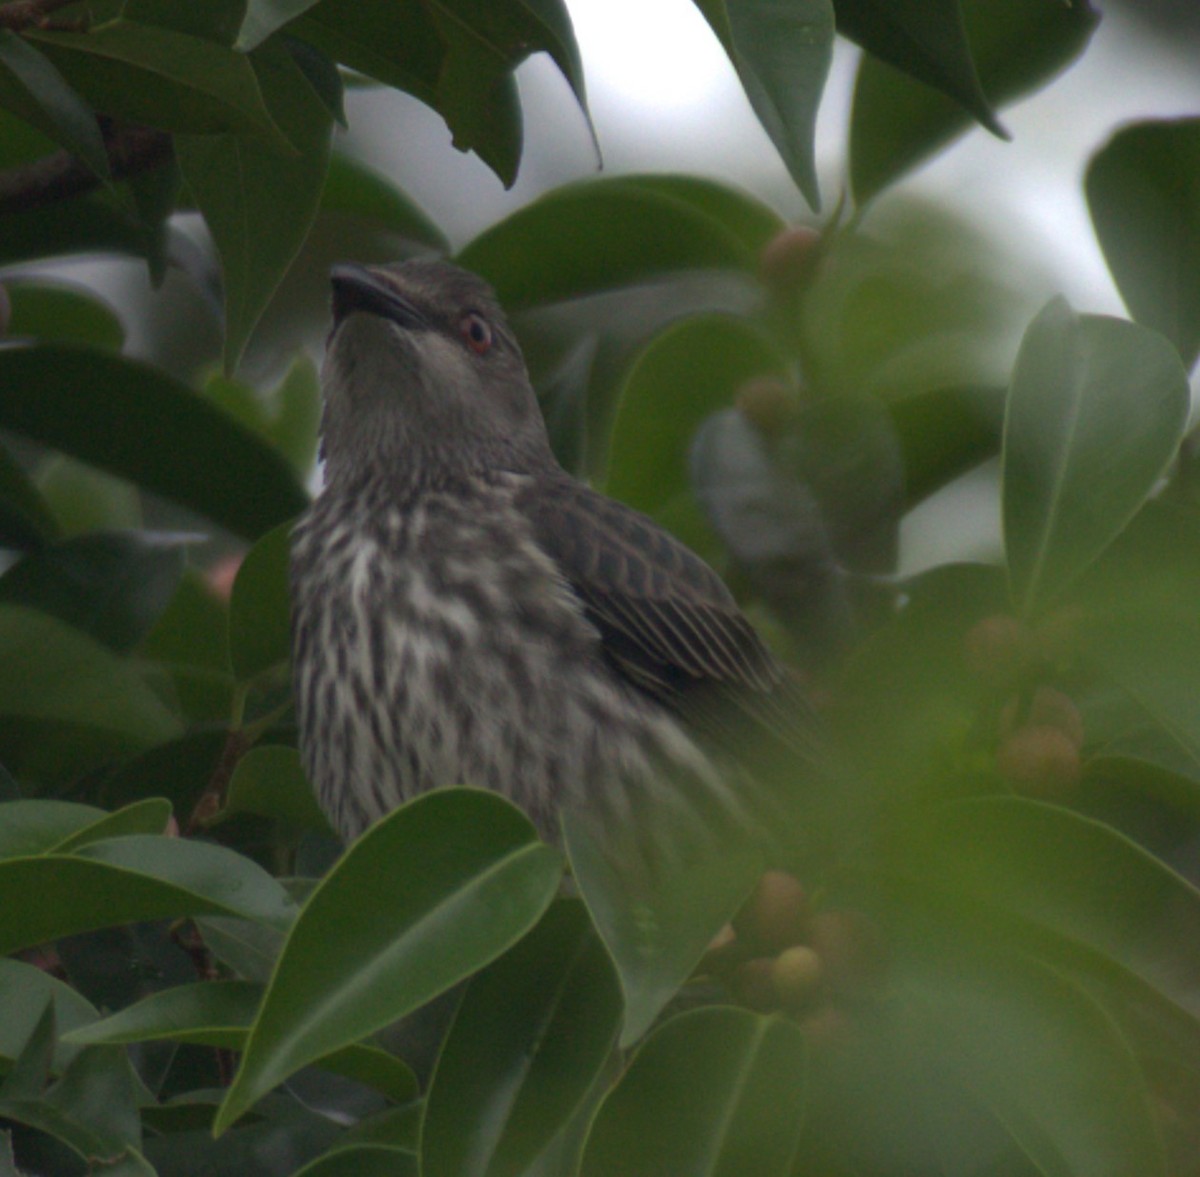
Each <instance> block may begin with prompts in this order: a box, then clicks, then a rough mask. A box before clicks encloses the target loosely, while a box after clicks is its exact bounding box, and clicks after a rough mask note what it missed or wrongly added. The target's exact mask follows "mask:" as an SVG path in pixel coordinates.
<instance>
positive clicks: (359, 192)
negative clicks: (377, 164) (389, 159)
mask: <svg viewBox="0 0 1200 1177" xmlns="http://www.w3.org/2000/svg"><path fill="white" fill-rule="evenodd" d="M321 210H322V212H335V213H343V214H345V215H346V216H350V217H354V218H355V219H356V220H360V221H362V222H364V223H365V224H367V225H371V226H375V227H378V228H380V229H386V230H388V231H389V232H392V233H395V234H397V235H398V236H400V237H404V238H406V239H408V240H410V241H416V242H418V243H419V244H421V245H428V246H429V247H430V248H431V249H434V250H436V251H437V252H438V253H449V252H450V243H449V241H447V239H446V236H445V234H444V233H443V232H442V231H441V229H439V228H438V226H437V224H436V223H435V222H434V221H432V220H431V219H430V218H429V216H428V215H427V214H426V213H425V211H424V210H423V209H421V208H420V207H419V206H418V205H417V204H416V203H415V202H414V201H413V200H412V198H411V197H410V196H408V194H407V193H405V192H404V191H403V190H402V189H400V188H397V187H396V186H395V185H394V184H393V183H392V182H391V181H390V180H389V179H388V178H387V177H386V176H384V175H383V174H382V173H380V172H377V171H375V170H374V169H373V168H370V167H368V166H367V165H366V164H364V163H362V162H360V161H359V160H357V159H354V158H353V157H352V156H349V155H347V154H346V153H345V152H342V151H334V153H333V155H332V156H331V157H330V160H329V174H328V175H327V176H326V177H325V188H324V191H323V192H322V193H321Z"/></svg>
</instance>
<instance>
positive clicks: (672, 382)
mask: <svg viewBox="0 0 1200 1177" xmlns="http://www.w3.org/2000/svg"><path fill="white" fill-rule="evenodd" d="M786 371H787V366H786V359H785V357H784V356H783V355H782V354H781V353H780V352H779V351H778V349H777V348H776V347H775V346H774V345H773V343H772V341H771V340H770V339H769V338H768V337H767V336H766V335H765V334H763V332H762V331H760V330H759V329H758V328H757V327H756V326H754V325H753V324H752V323H750V322H748V321H747V320H745V319H740V318H734V317H733V316H729V315H703V316H699V317H697V318H693V319H686V320H684V321H683V322H681V323H677V324H676V325H674V326H673V327H669V328H668V329H667V330H666V331H664V332H663V333H662V334H661V335H659V336H657V337H656V338H655V339H654V340H653V342H652V343H651V344H650V345H649V346H648V347H647V348H646V349H645V350H644V351H643V352H642V353H641V355H640V356H639V357H638V358H637V360H636V361H635V363H634V364H633V366H632V367H631V368H630V370H629V375H628V376H627V377H626V379H625V384H624V387H623V388H622V390H621V394H620V399H619V400H618V402H617V407H616V413H615V416H614V419H613V425H612V434H611V440H610V442H609V461H608V474H607V477H606V479H605V481H604V490H605V492H606V493H607V494H610V495H612V496H613V497H614V498H617V499H620V500H621V501H622V502H625V503H629V504H630V505H631V506H633V507H636V508H637V509H638V510H640V511H645V512H646V513H647V514H654V513H655V512H656V511H658V510H661V509H662V507H663V506H665V505H666V504H667V503H669V502H670V501H671V500H672V499H675V498H676V497H677V496H679V495H681V494H684V493H686V492H687V491H688V489H689V486H688V453H689V447H690V445H691V442H692V437H693V435H694V434H695V432H696V430H697V429H698V428H699V427H700V423H701V422H702V421H703V420H704V419H705V418H706V417H708V416H709V415H710V414H711V413H714V412H716V411H717V410H718V409H721V408H724V407H726V406H728V405H730V404H732V403H733V399H734V394H735V393H736V392H737V390H738V387H739V386H740V385H741V384H742V383H744V382H745V381H747V380H750V379H753V378H754V377H756V376H771V375H777V376H780V377H783V376H784V375H785V374H786Z"/></svg>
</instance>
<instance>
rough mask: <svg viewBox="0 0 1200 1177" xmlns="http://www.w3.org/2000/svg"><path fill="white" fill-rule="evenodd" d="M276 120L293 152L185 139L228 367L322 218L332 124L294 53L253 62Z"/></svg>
mask: <svg viewBox="0 0 1200 1177" xmlns="http://www.w3.org/2000/svg"><path fill="white" fill-rule="evenodd" d="M251 60H252V61H253V65H254V74H255V77H256V78H257V80H258V84H259V85H260V86H261V88H262V92H263V94H264V96H265V98H266V101H267V103H268V106H269V107H270V110H271V113H272V115H273V116H274V118H275V119H276V120H277V121H278V123H279V125H280V126H281V127H282V128H283V130H284V132H285V133H286V135H287V137H288V140H289V142H290V144H291V145H292V146H290V147H289V146H287V145H283V146H280V147H274V146H272V145H270V144H267V143H265V142H263V141H262V140H261V139H259V138H256V137H254V136H251V135H247V134H244V133H243V134H225V135H202V136H191V135H181V136H177V138H176V144H175V149H176V153H177V155H178V157H179V166H180V167H181V169H182V170H183V176H184V179H185V180H186V181H187V183H188V185H189V187H190V188H191V190H192V194H193V195H194V197H195V199H196V203H197V204H198V205H199V208H200V211H201V212H202V213H203V214H204V220H205V223H206V224H207V225H208V227H209V230H210V231H211V232H212V235H213V239H214V240H215V242H216V245H217V252H218V253H219V254H220V256H221V271H222V273H223V275H224V279H225V370H226V371H227V372H232V371H233V369H234V368H236V367H237V364H238V361H239V359H240V358H241V355H242V352H243V351H244V350H245V347H246V343H247V341H248V340H249V338H250V333H251V332H252V331H253V329H254V325H255V324H256V323H257V322H258V320H259V318H260V316H261V315H262V313H263V310H264V309H265V308H266V305H267V303H268V302H269V301H270V298H271V296H272V295H273V294H274V293H275V290H276V288H277V287H278V285H279V283H280V281H282V279H283V275H284V274H285V273H286V272H287V269H288V267H289V266H290V265H291V264H292V261H293V259H294V258H295V256H296V254H297V252H298V251H299V249H300V246H301V245H302V244H303V243H304V239H305V237H307V235H308V230H309V228H310V227H311V225H312V223H313V218H314V217H315V216H316V213H317V205H318V203H319V202H320V199H321V191H322V189H323V188H324V186H325V171H326V168H327V167H328V163H329V141H330V133H331V130H332V126H333V123H332V119H331V117H330V114H329V111H328V110H326V108H325V106H324V105H323V104H322V102H321V101H320V99H319V98H318V97H317V95H316V94H315V93H314V92H313V89H312V87H311V86H310V85H309V84H308V81H307V80H306V78H305V76H304V74H303V72H302V71H301V70H300V68H299V67H298V66H297V65H296V63H295V61H294V60H293V59H292V58H291V56H290V55H289V54H288V53H287V51H286V50H284V49H283V48H281V47H279V46H264V47H263V48H262V49H261V50H259V51H258V52H257V53H256V54H255V55H254V57H253V58H252V59H251Z"/></svg>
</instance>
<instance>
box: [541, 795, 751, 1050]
mask: <svg viewBox="0 0 1200 1177" xmlns="http://www.w3.org/2000/svg"><path fill="white" fill-rule="evenodd" d="M672 817H674V818H675V819H676V821H677V820H678V815H677V814H652V815H651V817H650V820H649V822H647V823H645V824H646V825H647V829H645V830H642V831H639V833H643V834H646V836H647V839H648V840H649V841H650V844H651V845H654V844H655V843H657V844H658V849H659V850H661V853H659V854H657V855H656V856H655V858H656V861H655V862H654V863H653V864H649V863H647V862H646V861H645V856H644V855H642V856H639V854H638V848H637V847H635V846H632V845H629V844H626V845H624V846H620V845H618V844H617V843H616V840H614V839H612V838H610V837H604V838H601V837H600V836H598V835H597V832H596V831H595V830H594V828H593V827H592V826H591V825H590V823H588V822H587V821H586V820H584V819H581V818H579V817H578V816H577V815H575V814H573V813H572V812H570V811H567V812H565V813H564V814H563V819H562V824H563V840H564V843H565V845H566V848H567V854H568V856H569V858H570V861H571V872H572V874H573V875H574V877H575V882H576V883H577V885H578V887H579V891H580V894H581V895H582V897H583V901H584V903H586V904H587V907H588V911H589V912H590V913H591V917H592V922H593V923H594V924H595V925H596V929H597V931H599V933H600V935H601V937H602V938H603V940H604V943H605V945H606V947H607V948H608V951H609V954H610V955H611V956H612V958H613V963H614V964H615V965H616V966H617V974H618V976H619V977H620V979H621V988H622V989H623V990H624V992H625V1025H624V1027H623V1028H622V1031H621V1046H623V1047H624V1046H628V1045H630V1044H631V1043H633V1042H636V1041H637V1039H638V1038H640V1037H641V1036H642V1035H643V1034H644V1033H645V1032H646V1030H647V1029H649V1027H650V1025H651V1023H653V1021H654V1019H655V1018H656V1017H657V1016H658V1015H659V1013H660V1012H661V1011H662V1009H663V1007H664V1006H665V1005H666V1004H667V1002H668V1001H670V1000H671V998H672V997H674V996H675V994H676V993H677V992H678V990H679V987H680V986H681V985H682V984H683V983H684V981H686V980H687V978H688V976H689V975H690V974H691V972H692V970H693V969H694V968H695V967H696V965H697V964H698V963H699V961H700V958H701V957H702V956H703V955H704V951H705V949H706V948H707V947H708V945H709V943H710V941H711V940H712V938H713V936H715V935H716V933H717V931H718V930H719V929H720V928H721V926H722V925H723V924H725V923H727V922H728V921H729V920H730V919H731V918H732V916H733V914H734V913H735V912H736V911H737V909H738V908H739V907H740V906H741V904H742V902H743V900H744V899H745V898H746V896H747V895H748V894H749V893H750V889H751V888H752V887H753V886H754V883H755V882H756V881H757V879H758V877H759V876H760V875H761V874H762V871H763V860H762V855H761V854H760V853H759V852H758V851H757V850H756V849H754V848H752V847H749V846H746V845H744V844H742V843H740V842H739V840H738V839H737V838H736V837H735V836H733V834H732V831H731V832H729V836H728V838H727V840H726V841H724V842H723V844H722V847H721V851H720V853H719V854H718V853H716V852H714V849H713V844H712V842H711V841H706V840H704V839H703V838H700V839H694V838H691V837H690V836H689V835H688V834H687V833H685V831H684V830H683V829H682V828H679V827H678V826H677V827H676V828H672V827H671V818H672ZM651 824H653V825H654V826H655V827H657V832H656V833H651V832H649V828H648V827H649V825H651ZM642 849H643V850H644V847H642ZM658 860H661V861H658Z"/></svg>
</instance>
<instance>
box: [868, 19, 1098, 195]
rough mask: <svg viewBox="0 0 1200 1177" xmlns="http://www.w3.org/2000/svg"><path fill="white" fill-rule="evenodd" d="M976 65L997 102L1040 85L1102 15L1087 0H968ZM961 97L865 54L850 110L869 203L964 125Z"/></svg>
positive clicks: (1076, 50) (1070, 57)
mask: <svg viewBox="0 0 1200 1177" xmlns="http://www.w3.org/2000/svg"><path fill="white" fill-rule="evenodd" d="M962 8H963V15H964V17H965V18H966V25H967V33H968V37H969V40H970V44H971V50H972V55H973V57H974V59H975V67H976V70H977V71H978V75H979V79H980V81H981V83H982V90H983V94H984V96H985V98H986V99H987V100H988V101H989V102H990V104H991V106H992V107H1000V106H1004V105H1007V104H1008V103H1009V102H1012V101H1014V100H1015V99H1017V98H1021V97H1023V96H1024V95H1026V94H1028V93H1031V92H1032V91H1034V90H1037V89H1040V88H1041V87H1042V86H1044V85H1045V84H1046V83H1047V82H1049V81H1050V80H1051V79H1052V78H1053V77H1054V76H1055V75H1057V74H1058V73H1060V72H1062V70H1064V69H1066V67H1067V66H1068V65H1070V64H1071V62H1072V61H1074V60H1075V58H1076V57H1078V56H1079V55H1080V54H1081V53H1082V52H1083V50H1084V48H1085V47H1086V46H1087V43H1088V40H1089V39H1090V37H1091V35H1092V32H1093V30H1094V29H1095V27H1096V23H1097V21H1098V20H1099V17H1098V15H1097V13H1096V11H1095V10H1094V9H1093V8H1092V7H1091V4H1090V3H1089V0H1077V2H1076V3H1070V4H1056V3H1046V0H1011V2H1010V3H1007V4H999V5H997V4H992V3H990V0H964V2H963V5H962ZM970 123H971V118H970V115H969V114H968V113H967V111H966V110H965V109H964V108H963V107H962V106H960V105H959V104H958V103H957V102H954V101H952V100H951V99H950V98H947V97H945V95H943V94H939V93H938V92H937V91H936V90H933V89H930V88H929V87H928V86H923V85H921V84H920V83H919V82H915V81H913V80H912V79H911V78H908V77H906V76H905V75H904V74H902V73H900V72H899V71H898V70H896V69H893V68H892V67H891V66H890V65H885V64H884V63H883V62H882V61H880V60H878V59H877V58H875V57H871V56H869V55H864V56H863V58H862V61H861V63H860V65H859V68H858V81H857V83H856V85H855V88H854V104H853V107H852V110H851V113H850V179H851V185H852V187H853V189H854V195H855V199H856V200H857V201H858V203H859V204H865V203H866V202H867V201H868V200H870V199H871V198H872V197H873V196H875V195H876V194H877V193H879V192H880V191H881V190H882V189H884V188H886V187H887V186H888V185H889V184H891V183H893V182H894V181H895V180H896V179H897V178H898V177H900V176H901V175H903V174H904V173H905V172H906V171H908V170H909V169H911V168H913V167H916V165H917V164H918V163H920V162H921V161H922V160H924V159H925V158H927V157H928V156H929V155H932V154H933V153H934V152H935V151H937V150H938V148H940V147H941V146H943V144H945V143H948V142H950V141H951V140H952V139H954V138H955V137H956V136H958V135H960V134H961V133H962V132H963V131H965V130H966V129H967V128H968V127H969V126H970Z"/></svg>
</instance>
